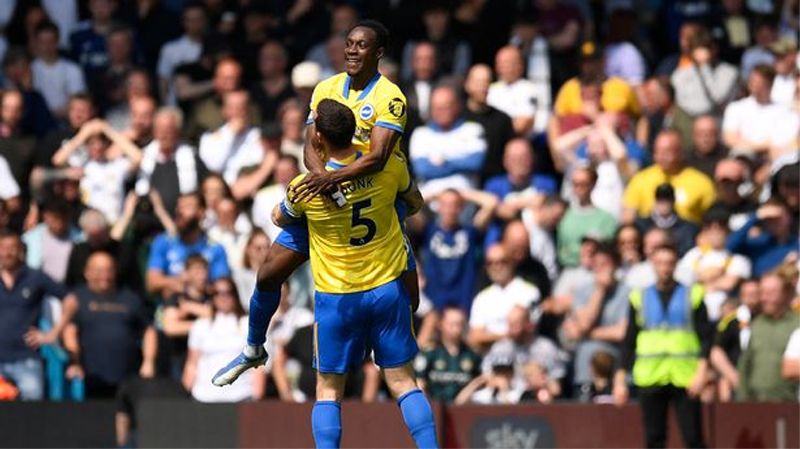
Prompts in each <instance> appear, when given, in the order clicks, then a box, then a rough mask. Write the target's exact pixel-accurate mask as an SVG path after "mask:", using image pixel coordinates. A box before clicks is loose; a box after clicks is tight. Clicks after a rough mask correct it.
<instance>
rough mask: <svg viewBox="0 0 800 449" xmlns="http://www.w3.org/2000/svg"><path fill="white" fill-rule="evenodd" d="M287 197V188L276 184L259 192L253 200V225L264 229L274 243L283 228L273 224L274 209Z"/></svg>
mask: <svg viewBox="0 0 800 449" xmlns="http://www.w3.org/2000/svg"><path fill="white" fill-rule="evenodd" d="M285 196H286V186H284V185H282V184H279V183H275V184H272V185H269V186H267V187H264V188H263V189H261V190H259V191H258V193H256V197H255V198H254V199H253V224H254V225H256V226H258V227H259V228H261V229H263V230H264V232H266V233H267V236H268V237H269V240H270V241H272V242H274V241H275V239H276V238H278V234H280V233H281V228H279V227H278V226H275V224H274V223H273V222H272V218H271V214H272V209H274V208H275V206H276V205H277V204H278V203H280V202H281V201H283V198H284V197H285Z"/></svg>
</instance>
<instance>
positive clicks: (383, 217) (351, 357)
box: [272, 99, 438, 448]
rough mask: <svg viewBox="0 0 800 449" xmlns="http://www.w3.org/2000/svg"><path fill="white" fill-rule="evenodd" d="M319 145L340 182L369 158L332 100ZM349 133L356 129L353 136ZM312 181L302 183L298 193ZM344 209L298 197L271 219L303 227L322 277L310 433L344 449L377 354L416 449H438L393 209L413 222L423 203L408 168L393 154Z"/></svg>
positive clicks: (320, 443)
mask: <svg viewBox="0 0 800 449" xmlns="http://www.w3.org/2000/svg"><path fill="white" fill-rule="evenodd" d="M317 117H318V123H317V127H316V131H315V135H314V138H315V139H318V141H319V142H321V143H316V144H315V145H316V146H318V147H321V148H323V149H325V152H326V154H327V156H328V158H329V160H328V161H327V169H328V170H331V171H332V172H335V171H337V170H342V169H344V168H345V167H347V166H349V165H351V164H355V163H357V162H358V160H360V159H361V158H363V157H364V156H363V153H361V152H360V151H358V150H357V149H356V148H357V146H356V145H354V144H353V143H352V135H353V129H354V128H355V119H354V117H353V114H352V112H351V110H350V109H348V107H347V106H345V105H343V104H341V103H338V102H336V101H335V100H331V99H324V100H322V101H320V102H319V104H318V116H317ZM348 128H349V129H348ZM305 176H307V175H300V176H299V177H297V178H295V179H294V180H293V181H292V183H291V185H296V184H298V183H300V182H302V180H303V178H304V177H305ZM341 187H342V192H343V196H344V200H345V201H342V202H339V201H336V199H335V198H331V197H329V196H327V195H317V196H314V197H311V198H305V199H301V200H298V199H297V198H296V197H295V195H294V194H293V190H292V189H290V190H289V192H288V194H287V197H286V199H285V200H284V201H283V202H282V203H281V204H280V205H279V206H278V207H276V208H275V210H274V211H273V214H272V217H273V221H275V223H276V224H279V225H287V224H289V223H291V222H292V221H294V220H298V219H300V218H305V219H306V222H307V223H308V229H309V231H310V232H309V235H310V245H309V248H310V254H311V269H312V272H313V273H314V282H315V284H316V293H315V295H314V358H313V365H314V368H316V369H317V402H316V403H315V405H314V410H313V411H312V418H311V421H312V430H313V432H314V439H315V441H316V443H317V447H339V442H340V438H341V405H340V404H339V402H338V401H339V400H341V397H342V396H343V394H344V385H345V379H346V374H347V373H348V372H349V371H352V370H355V369H360V367H361V366H362V365H363V363H364V357H365V355H366V354H368V353H369V351H370V350H371V351H372V354H373V356H374V360H375V363H376V364H377V365H378V366H380V367H381V369H382V370H383V372H384V375H385V377H386V379H387V384H388V385H389V388H390V390H391V392H392V394H393V395H394V396H395V398H397V400H398V404H399V405H400V408H401V409H402V414H403V417H404V419H405V420H406V424H407V426H408V428H409V430H410V431H411V433H412V436H413V437H414V439H415V440H416V442H417V446H418V447H434V448H435V447H438V445H437V442H436V433H435V424H434V421H433V413H432V412H431V409H430V404H429V402H428V401H427V398H425V396H424V394H423V393H422V392H421V390H419V388H418V387H417V384H416V381H415V379H414V369H413V366H412V361H413V359H414V357H415V356H416V355H417V353H418V352H419V348H418V347H417V343H416V339H415V337H414V332H413V325H412V316H411V302H410V299H409V297H408V294H407V292H406V290H405V288H404V286H403V282H402V276H403V273H404V272H405V271H406V267H407V260H408V258H409V250H408V247H407V245H406V242H405V238H404V236H403V231H402V229H401V226H400V221H399V217H398V212H397V210H396V208H395V203H396V201H397V198H398V197H400V198H402V199H403V201H404V203H405V204H406V205H408V207H409V208H410V212H415V211H416V210H417V209H419V208H420V207H422V204H423V200H422V195H421V194H420V193H419V190H418V189H417V188H416V187H415V186H414V183H413V181H412V180H411V178H410V176H409V173H408V166H407V164H406V161H405V158H403V157H402V155H400V154H393V155H392V156H391V157H390V158H389V160H388V161H387V162H386V164H385V166H384V167H383V170H381V171H380V172H378V173H375V174H367V175H364V176H361V177H358V178H355V179H352V180H350V181H347V182H344V183H343V184H342V185H341Z"/></svg>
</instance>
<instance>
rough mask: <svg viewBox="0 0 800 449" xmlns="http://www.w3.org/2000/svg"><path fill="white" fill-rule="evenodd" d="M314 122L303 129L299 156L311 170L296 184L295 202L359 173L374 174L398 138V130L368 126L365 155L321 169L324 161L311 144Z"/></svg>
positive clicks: (381, 168)
mask: <svg viewBox="0 0 800 449" xmlns="http://www.w3.org/2000/svg"><path fill="white" fill-rule="evenodd" d="M315 131H316V128H315V127H314V124H313V123H312V124H310V125H308V128H307V129H306V146H305V148H304V150H303V157H304V160H305V162H306V167H308V169H309V170H310V171H311V173H309V174H308V175H307V176H306V177H305V179H303V181H302V182H301V183H299V184H298V185H297V187H296V192H297V195H298V196H297V201H303V200H304V199H306V198H310V197H313V196H316V195H319V194H320V193H323V192H327V191H330V190H333V189H334V188H335V186H336V185H337V184H339V183H341V182H343V181H347V180H349V179H354V178H358V177H360V176H364V175H368V174H371V173H377V172H379V171H381V170H383V166H384V165H386V161H387V160H389V156H390V155H391V154H392V148H394V146H395V144H396V143H397V139H399V138H400V133H399V132H398V131H395V130H393V129H389V128H385V127H382V126H376V127H375V128H373V129H372V134H371V136H370V151H369V154H366V155H364V157H361V158H359V159H358V160H356V161H355V162H353V163H352V164H348V165H347V166H346V167H342V168H341V169H339V170H335V171H332V172H326V171H325V164H324V163H323V161H322V159H321V158H320V156H319V152H318V151H317V147H316V146H315V143H314V142H315V139H314V133H315Z"/></svg>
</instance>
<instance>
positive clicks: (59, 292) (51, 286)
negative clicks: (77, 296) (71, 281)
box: [39, 272, 67, 299]
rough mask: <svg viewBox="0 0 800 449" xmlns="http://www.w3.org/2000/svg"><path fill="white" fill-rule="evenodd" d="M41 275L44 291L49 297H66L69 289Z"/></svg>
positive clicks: (43, 274)
mask: <svg viewBox="0 0 800 449" xmlns="http://www.w3.org/2000/svg"><path fill="white" fill-rule="evenodd" d="M39 275H40V276H41V279H40V280H39V282H41V283H42V286H43V287H44V291H45V292H46V293H47V294H48V295H51V296H55V297H56V298H58V299H63V298H64V296H66V294H67V288H66V287H65V286H64V284H62V283H60V282H56V281H54V280H53V279H52V278H50V276H48V275H46V274H45V273H42V272H40V273H39Z"/></svg>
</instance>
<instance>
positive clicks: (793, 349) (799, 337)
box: [783, 329, 800, 400]
mask: <svg viewBox="0 0 800 449" xmlns="http://www.w3.org/2000/svg"><path fill="white" fill-rule="evenodd" d="M789 359H793V360H797V359H800V329H795V331H794V332H792V336H791V337H789V343H787V344H786V350H785V351H783V360H789ZM797 398H798V400H800V389H798V391H797Z"/></svg>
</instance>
